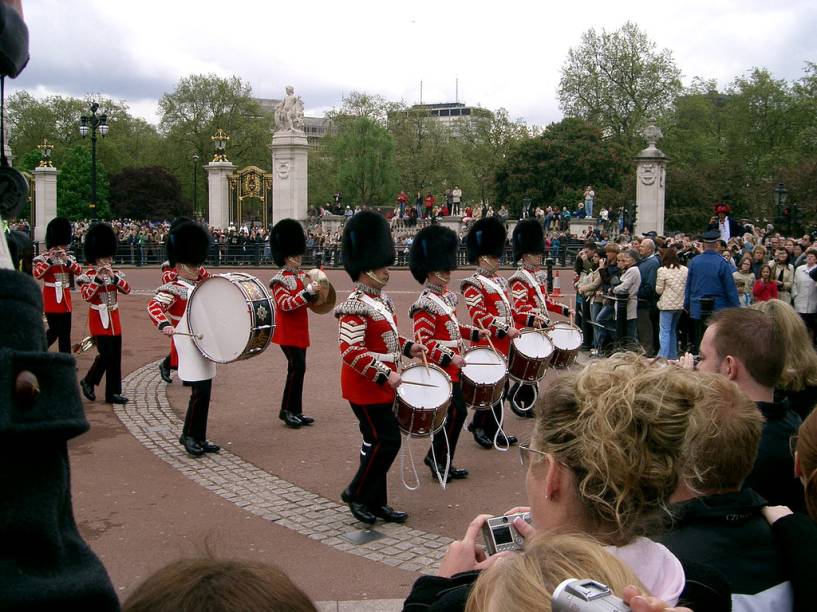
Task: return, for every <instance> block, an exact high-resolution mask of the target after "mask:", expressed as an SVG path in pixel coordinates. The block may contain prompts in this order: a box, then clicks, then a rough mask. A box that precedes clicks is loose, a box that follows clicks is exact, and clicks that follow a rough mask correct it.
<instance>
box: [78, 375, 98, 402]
mask: <svg viewBox="0 0 817 612" xmlns="http://www.w3.org/2000/svg"><path fill="white" fill-rule="evenodd" d="M79 388H80V389H82V394H83V395H84V396H85V397H86V398H88V400H90V401H92V402H93V401H94V400H96V393H94V387H93V385H92V384H91V383H89V382H86V381H85V379H84V378H83V379H82V380H80V381H79Z"/></svg>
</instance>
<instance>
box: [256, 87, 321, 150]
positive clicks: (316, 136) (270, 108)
mask: <svg viewBox="0 0 817 612" xmlns="http://www.w3.org/2000/svg"><path fill="white" fill-rule="evenodd" d="M255 101H256V102H258V104H259V105H260V106H261V108H262V109H263V110H264V111H265V112H267V113H269V114H270V116H272V115H273V113H274V111H275V107H276V106H278V104H279V103H280V102H281V100H276V99H273V98H256V99H255ZM329 126H330V121H329V119H326V118H325V117H304V133H305V134H306V139H307V140H308V141H309V144H310V145H312V146H314V147H317V146H318V141H319V140H320V139H321V138H323V137H324V136H326V134H327V132H328V131H329Z"/></svg>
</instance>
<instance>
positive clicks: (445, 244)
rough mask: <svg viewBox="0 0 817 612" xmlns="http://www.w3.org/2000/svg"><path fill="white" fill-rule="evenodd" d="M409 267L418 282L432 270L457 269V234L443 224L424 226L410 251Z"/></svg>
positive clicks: (447, 270)
mask: <svg viewBox="0 0 817 612" xmlns="http://www.w3.org/2000/svg"><path fill="white" fill-rule="evenodd" d="M409 269H410V270H411V274H412V276H414V278H416V279H417V282H418V283H424V282H426V277H427V276H428V275H429V273H431V272H449V271H451V270H456V269H457V234H456V233H455V232H454V231H453V230H451V229H449V228H447V227H443V226H442V225H429V226H428V227H424V228H423V229H421V230H420V231H419V232H417V235H416V236H415V237H414V242H412V243H411V250H410V251H409Z"/></svg>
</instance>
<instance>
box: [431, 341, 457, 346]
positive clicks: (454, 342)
mask: <svg viewBox="0 0 817 612" xmlns="http://www.w3.org/2000/svg"><path fill="white" fill-rule="evenodd" d="M434 342H436V343H437V344H439V345H440V346H444V347H445V348H459V346H460V341H459V340H435V341H434Z"/></svg>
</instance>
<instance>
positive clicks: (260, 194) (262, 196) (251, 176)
mask: <svg viewBox="0 0 817 612" xmlns="http://www.w3.org/2000/svg"><path fill="white" fill-rule="evenodd" d="M227 181H228V185H229V191H230V219H229V221H230V223H231V224H235V225H242V224H243V223H245V222H248V221H249V222H253V223H260V224H261V226H262V227H267V225H268V224H269V220H270V217H271V216H272V173H271V172H265V171H264V170H262V169H261V168H259V167H257V166H247V167H246V168H244V169H243V170H238V171H236V172H235V173H233V174H232V175H231V176H228V177H227ZM252 200H256V202H255V204H256V205H255V206H253V202H252Z"/></svg>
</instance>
